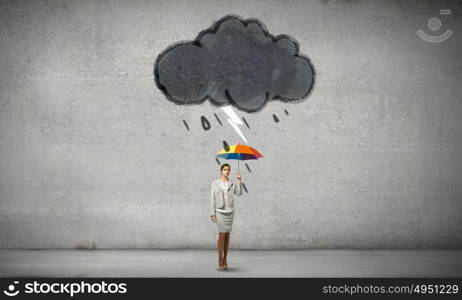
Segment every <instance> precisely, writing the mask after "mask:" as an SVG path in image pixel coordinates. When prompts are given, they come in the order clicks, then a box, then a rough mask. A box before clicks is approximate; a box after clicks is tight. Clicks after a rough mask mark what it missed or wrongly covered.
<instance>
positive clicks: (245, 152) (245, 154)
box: [217, 144, 263, 172]
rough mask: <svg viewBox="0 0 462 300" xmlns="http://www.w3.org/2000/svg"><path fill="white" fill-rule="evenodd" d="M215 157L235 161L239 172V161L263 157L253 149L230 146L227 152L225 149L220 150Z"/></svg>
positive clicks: (246, 146)
mask: <svg viewBox="0 0 462 300" xmlns="http://www.w3.org/2000/svg"><path fill="white" fill-rule="evenodd" d="M217 157H221V158H224V159H237V160H238V164H237V170H238V172H239V161H240V160H249V159H258V158H260V157H263V155H262V154H261V153H260V152H258V151H257V150H256V149H255V148H252V147H250V146H248V145H241V144H237V145H231V146H229V149H228V151H226V149H225V148H223V149H221V150H220V152H218V154H217Z"/></svg>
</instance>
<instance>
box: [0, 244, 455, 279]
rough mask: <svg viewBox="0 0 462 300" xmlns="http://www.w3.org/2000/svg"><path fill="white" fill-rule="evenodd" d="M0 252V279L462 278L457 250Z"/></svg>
mask: <svg viewBox="0 0 462 300" xmlns="http://www.w3.org/2000/svg"><path fill="white" fill-rule="evenodd" d="M216 261H217V254H216V252H215V251H211V250H0V277H29V276H30V277H459V278H460V277H462V250H291V251H268V250H264V251H260V250H232V249H231V250H230V253H229V255H228V265H229V269H228V270H227V271H218V270H217V269H216Z"/></svg>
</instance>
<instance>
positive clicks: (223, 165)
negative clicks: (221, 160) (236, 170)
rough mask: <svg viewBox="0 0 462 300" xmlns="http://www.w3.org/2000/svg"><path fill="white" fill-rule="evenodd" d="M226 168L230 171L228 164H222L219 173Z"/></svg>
mask: <svg viewBox="0 0 462 300" xmlns="http://www.w3.org/2000/svg"><path fill="white" fill-rule="evenodd" d="M226 166H228V167H229V168H230V169H231V166H230V165H228V164H222V165H221V167H220V172H221V171H223V168H224V167H226Z"/></svg>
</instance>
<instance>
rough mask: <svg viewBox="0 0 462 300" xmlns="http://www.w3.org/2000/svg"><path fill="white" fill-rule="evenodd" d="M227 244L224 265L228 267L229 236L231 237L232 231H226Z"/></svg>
mask: <svg viewBox="0 0 462 300" xmlns="http://www.w3.org/2000/svg"><path fill="white" fill-rule="evenodd" d="M225 234H226V235H225V245H224V251H223V252H224V253H223V265H224V266H225V267H228V260H227V258H228V249H229V238H230V235H231V232H226V233H225Z"/></svg>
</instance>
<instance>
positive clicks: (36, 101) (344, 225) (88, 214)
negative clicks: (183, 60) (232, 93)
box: [0, 1, 462, 249]
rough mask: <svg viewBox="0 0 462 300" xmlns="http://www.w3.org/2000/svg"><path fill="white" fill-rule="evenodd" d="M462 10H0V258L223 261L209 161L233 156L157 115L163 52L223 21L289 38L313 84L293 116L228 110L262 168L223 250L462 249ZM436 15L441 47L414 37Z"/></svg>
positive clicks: (218, 5)
mask: <svg viewBox="0 0 462 300" xmlns="http://www.w3.org/2000/svg"><path fill="white" fill-rule="evenodd" d="M441 8H448V9H452V15H451V16H440V15H439V10H440V9H441ZM461 11H462V5H461V4H460V2H456V1H453V2H423V1H415V2H414V1H411V2H405V1H403V2H398V1H345V2H340V1H309V2H308V1H306V2H305V1H2V3H1V7H0V34H1V36H0V54H1V55H0V69H1V72H0V116H1V117H0V126H1V131H0V151H1V152H0V247H1V248H214V247H215V238H216V236H215V235H216V231H215V226H214V225H213V224H212V223H211V222H210V220H209V217H208V205H209V189H210V183H211V181H212V180H213V179H215V178H217V177H218V174H219V170H218V168H219V165H218V164H217V162H216V161H215V154H216V152H218V151H219V150H220V149H221V148H222V141H223V140H226V141H227V142H228V143H230V144H234V143H237V142H239V141H241V140H239V136H238V135H237V134H236V132H235V131H234V130H233V129H232V128H231V126H230V125H229V124H228V123H227V122H226V115H225V114H224V112H223V111H222V110H221V109H219V108H217V107H214V106H212V105H211V104H210V103H209V102H205V103H204V104H202V105H193V106H178V105H176V104H174V103H172V102H169V101H167V100H165V97H164V96H163V94H162V93H161V92H160V90H158V89H157V88H156V86H155V85H154V80H153V74H152V71H153V63H154V60H155V59H156V57H157V55H158V54H159V53H160V52H161V51H162V50H164V49H165V48H166V47H168V46H169V45H170V44H172V43H174V42H177V41H182V40H192V39H194V38H195V37H196V35H197V34H198V33H199V32H200V31H201V30H203V29H205V28H207V27H209V26H210V25H211V24H212V23H213V22H214V21H216V20H218V19H220V18H221V17H223V16H224V15H227V14H237V15H239V16H241V17H243V18H258V19H259V20H261V21H262V22H263V23H264V24H265V25H266V27H267V28H268V30H269V32H270V33H272V34H275V35H277V34H288V35H290V36H292V37H294V38H295V39H296V40H297V41H298V42H299V44H300V52H301V53H302V54H304V55H307V56H308V57H310V59H311V60H312V62H313V64H314V67H315V69H316V71H317V77H316V83H315V87H314V90H313V92H312V93H311V95H310V97H309V98H307V99H306V100H305V101H303V102H301V103H297V104H288V103H282V102H279V101H274V102H270V103H269V104H268V105H267V106H266V107H265V109H264V110H263V111H261V112H258V113H254V114H250V113H244V112H240V111H237V110H236V112H237V114H238V115H239V116H240V117H245V118H246V120H247V121H248V123H249V126H250V129H249V128H247V127H245V126H243V129H242V130H243V133H244V135H245V136H246V137H247V139H248V141H249V144H250V145H252V146H254V147H255V148H257V149H258V150H260V151H261V152H262V154H263V155H264V156H265V157H264V158H263V159H260V160H258V161H250V162H249V163H248V165H249V167H250V169H251V172H249V171H248V169H247V168H245V167H244V164H241V165H240V167H241V168H242V169H241V173H242V177H243V181H244V182H245V183H246V185H247V188H248V193H245V194H244V195H243V196H242V197H241V198H240V199H238V201H237V203H236V216H235V220H234V227H233V233H232V236H231V248H242V249H252V248H258V249H280V248H286V249H289V248H413V247H423V248H429V247H431V248H453V247H461V246H462V218H461V217H462V203H461V201H462V176H461V175H462V174H461V170H462V157H461V150H462V149H461V148H462V147H461V146H462V121H461V120H462V104H461V99H460V97H461V94H462V84H461V78H462V59H461V56H460V54H461V53H462V18H461ZM432 16H437V17H441V20H442V21H443V27H442V29H441V30H443V31H444V30H446V29H447V28H449V29H451V30H452V31H453V32H454V33H453V35H452V36H451V37H450V38H449V39H448V40H446V41H444V42H442V43H429V42H426V41H424V40H422V39H420V38H419V37H418V36H417V35H416V31H417V29H419V28H424V27H425V24H426V22H427V20H428V19H429V18H430V17H432ZM427 31H428V28H427ZM438 33H440V32H438ZM285 109H286V110H287V111H288V113H289V115H287V114H285V113H284V110H285ZM213 113H216V114H217V115H218V116H219V117H220V119H221V120H222V122H223V126H220V125H219V124H218V122H217V121H216V119H215V118H214V116H213ZM273 114H275V115H277V116H278V117H279V119H280V121H279V123H276V122H274V121H273V117H272V115H273ZM202 115H204V116H206V117H207V118H208V119H209V120H210V122H211V126H212V128H211V129H210V130H208V131H204V130H203V129H202V126H201V124H200V117H201V116H202ZM183 119H184V120H185V121H186V122H187V123H188V124H189V127H190V130H189V131H188V130H187V129H186V127H185V126H184V124H183V121H182V120H183ZM241 142H242V141H241ZM221 162H225V161H223V160H222V161H221ZM231 165H232V173H233V174H232V175H233V179H234V178H235V177H234V176H235V171H236V168H237V164H236V162H235V161H231Z"/></svg>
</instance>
